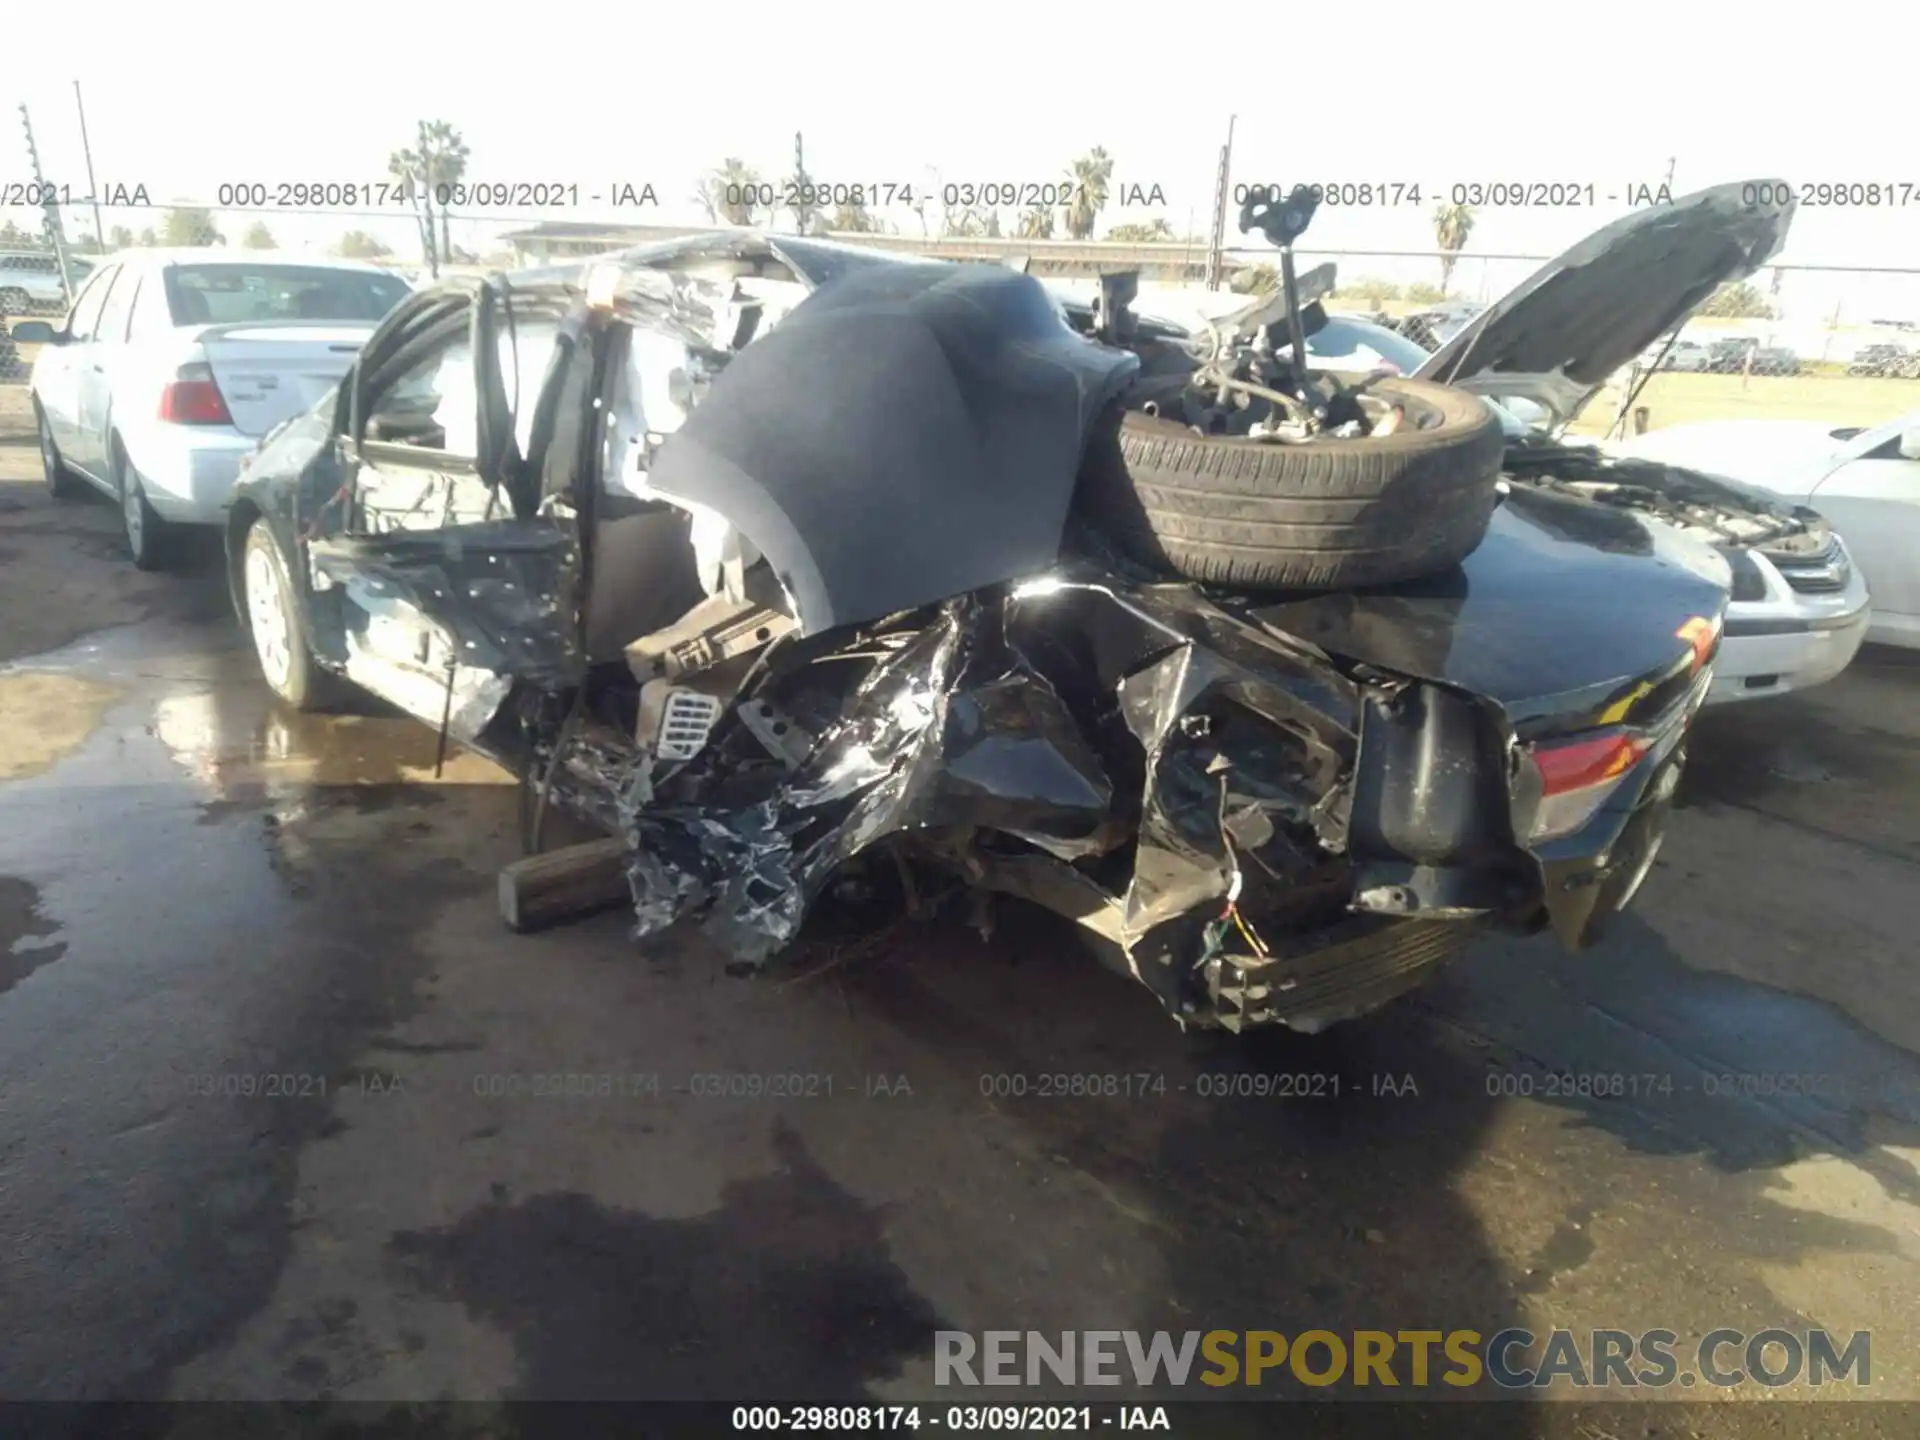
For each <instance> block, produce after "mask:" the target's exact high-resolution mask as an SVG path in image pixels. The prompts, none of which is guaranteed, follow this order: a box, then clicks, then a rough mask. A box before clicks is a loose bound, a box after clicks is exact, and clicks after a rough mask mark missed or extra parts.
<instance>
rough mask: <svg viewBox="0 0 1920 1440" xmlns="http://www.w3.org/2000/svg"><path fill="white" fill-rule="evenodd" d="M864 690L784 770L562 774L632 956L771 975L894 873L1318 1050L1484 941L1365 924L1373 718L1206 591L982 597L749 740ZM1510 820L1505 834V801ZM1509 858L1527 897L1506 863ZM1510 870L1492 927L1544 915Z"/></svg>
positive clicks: (1046, 587)
mask: <svg viewBox="0 0 1920 1440" xmlns="http://www.w3.org/2000/svg"><path fill="white" fill-rule="evenodd" d="M853 662H860V663H864V664H865V665H866V666H867V668H866V670H865V673H864V675H863V676H862V677H861V678H860V679H859V680H858V681H857V682H856V683H854V684H853V685H852V687H851V690H850V691H849V692H847V693H845V694H844V695H843V697H842V699H841V700H840V702H839V703H838V705H837V708H835V709H834V711H833V714H832V718H831V720H830V722H829V723H827V724H826V725H823V726H821V727H819V728H818V729H812V730H807V731H806V732H805V734H806V738H805V743H804V745H803V746H802V747H800V748H799V749H797V750H794V749H789V750H788V751H787V752H786V754H785V756H784V758H783V757H782V756H779V755H775V754H774V753H772V748H771V747H768V746H759V747H758V748H757V751H756V747H755V745H754V743H752V738H751V736H750V735H749V734H748V733H747V732H748V730H749V727H748V726H746V725H745V724H744V723H743V724H741V725H739V726H737V727H735V728H734V729H733V730H732V731H731V732H730V738H729V732H728V731H727V727H726V725H725V724H724V723H723V725H722V726H720V727H717V728H716V730H715V732H714V735H713V737H712V740H711V742H710V743H709V745H708V746H707V748H706V750H705V751H704V752H703V753H702V754H701V756H700V757H699V758H698V759H696V760H695V761H694V762H692V763H689V764H687V765H685V766H684V767H682V768H680V769H678V770H677V771H675V772H674V773H672V774H671V775H669V776H667V777H666V778H664V779H661V778H659V777H657V776H654V775H651V774H649V773H647V768H646V766H645V765H644V764H639V765H636V764H634V763H631V762H630V761H626V760H622V759H621V758H620V757H618V756H610V755H608V754H606V753H604V752H600V753H596V754H594V755H593V756H592V757H590V758H585V757H582V756H581V755H578V754H576V755H574V756H572V757H570V758H569V760H568V764H567V765H566V766H564V767H561V768H563V769H566V770H569V771H571V772H572V773H573V774H574V775H575V776H576V777H578V778H582V779H584V780H586V782H587V788H588V789H590V790H596V789H597V791H598V792H599V797H600V804H601V805H602V807H605V805H606V802H607V801H608V800H611V802H612V805H611V808H612V809H613V811H614V812H615V813H616V814H617V818H618V820H619V822H620V824H621V826H622V827H623V828H624V830H625V833H626V837H627V839H628V841H629V843H630V844H631V846H632V850H633V858H632V864H631V871H630V876H631V880H632V885H633V891H634V897H635V909H636V914H637V917H638V922H639V925H638V929H639V933H641V934H642V935H647V934H653V933H657V932H659V931H662V930H664V929H666V928H667V927H668V926H671V925H673V924H675V923H676V922H678V921H680V920H682V919H685V918H697V919H698V920H699V921H700V923H701V924H702V925H703V927H704V929H705V930H706V932H707V933H708V934H709V935H710V936H711V937H712V938H713V939H715V940H716V941H717V942H718V943H719V944H720V945H721V947H722V948H724V949H725V950H727V951H728V952H729V953H731V954H732V955H733V956H734V957H735V958H737V959H741V960H746V961H750V962H756V963H757V962H764V961H766V960H768V959H770V958H771V957H773V956H774V955H775V954H776V953H777V952H779V951H780V950H781V949H782V948H784V947H785V946H787V945H788V944H790V943H791V942H792V941H793V940H794V939H795V938H796V936H797V935H798V933H799V931H800V928H801V926H802V924H803V923H804V921H805V919H806V916H807V914H808V911H809V908H810V906H811V905H812V903H813V901H814V899H815V898H816V897H817V896H818V895H819V893H820V892H821V890H822V889H823V887H824V886H825V885H826V883H827V882H828V879H829V877H831V876H832V875H834V874H835V872H836V871H838V870H839V869H840V867H841V866H842V865H843V864H845V863H846V862H847V861H849V860H851V859H853V858H854V857H855V856H857V855H860V854H861V853H862V852H865V851H869V850H871V849H873V848H875V847H878V846H883V845H884V846H885V847H886V848H887V849H889V850H891V851H893V852H894V854H895V855H896V856H897V857H898V858H899V859H901V860H903V861H905V862H907V863H908V864H909V865H910V866H912V867H914V868H919V867H920V866H923V865H926V866H931V867H934V868H936V869H937V870H939V871H943V872H945V873H948V874H951V875H954V876H957V877H959V878H960V879H961V880H962V881H963V882H964V883H965V884H966V885H967V886H969V887H970V888H973V889H976V890H986V891H996V892H1000V893H1005V894H1012V895H1016V896H1021V897H1024V898H1026V899H1029V900H1033V901H1036V902H1038V903H1040V904H1042V905H1043V906H1045V907H1047V908H1049V909H1052V910H1054V911H1056V912H1058V913H1061V914H1064V915H1066V916H1068V917H1069V918H1071V919H1073V920H1074V921H1076V922H1077V923H1078V924H1079V925H1080V927H1081V928H1082V930H1083V931H1084V932H1085V933H1086V934H1087V935H1088V936H1089V938H1090V939H1091V940H1093V942H1094V948H1095V949H1096V951H1098V952H1099V953H1101V954H1102V955H1103V956H1104V957H1106V958H1107V959H1108V960H1109V962H1110V963H1111V964H1113V965H1114V966H1115V967H1116V968H1118V969H1121V970H1123V971H1124V972H1125V973H1127V974H1129V975H1131V976H1133V977H1134V978H1135V979H1137V980H1139V981H1140V982H1141V983H1142V984H1144V985H1146V986H1147V988H1149V989H1150V990H1152V991H1153V992H1154V994H1155V995H1156V996H1157V997H1158V998H1159V999H1160V1001H1161V1002H1162V1004H1163V1005H1164V1006H1165V1007H1166V1009H1167V1010H1168V1011H1169V1013H1170V1014H1172V1015H1173V1016H1174V1017H1176V1018H1177V1019H1178V1020H1180V1021H1181V1022H1182V1023H1183V1024H1196V1025H1225V1026H1228V1027H1230V1028H1235V1029H1237V1028H1240V1027H1241V1026H1243V1025H1252V1024H1259V1023H1266V1022H1280V1023H1285V1024H1288V1025H1291V1026H1294V1027H1295V1028H1300V1029H1306V1030H1312V1029H1318V1028H1320V1027H1321V1026H1323V1025H1325V1024H1328V1023H1331V1022H1333V1021H1336V1020H1340V1019H1345V1018H1349V1017H1351V1016H1354V1015H1358V1014H1360V1013H1363V1012H1365V1011H1367V1010H1371V1009H1374V1008H1376V1007H1377V1006H1378V1005H1380V1004H1382V1003H1384V1002H1385V1001H1386V1000H1388V999H1391V998H1392V997H1393V996H1395V995H1397V994H1399V993H1400V992H1402V991H1404V990H1406V989H1408V988H1411V987H1412V986H1413V985H1415V984H1417V983H1419V981H1420V980H1422V979H1423V978H1424V977H1425V976H1426V975H1427V974H1429V973H1430V972H1431V971H1432V970H1433V969H1434V968H1435V967H1436V966H1438V965H1439V964H1441V963H1442V962H1443V961H1444V960H1445V959H1447V958H1448V957H1449V956H1450V955H1452V954H1453V953H1454V952H1455V951H1456V950H1457V949H1458V948H1459V947H1460V946H1461V945H1462V944H1463V943H1464V942H1465V941H1466V940H1467V939H1468V938H1469V937H1470V936H1471V934H1472V933H1473V930H1474V924H1473V922H1474V921H1476V920H1479V919H1482V918H1486V916H1487V913H1488V912H1487V910H1486V909H1482V908H1466V907H1464V905H1463V903H1461V902H1460V900H1459V896H1458V894H1455V895H1454V901H1455V903H1454V904H1453V905H1452V907H1451V908H1447V909H1444V910H1441V909H1439V908H1438V907H1436V908H1435V909H1434V910H1433V911H1432V912H1429V913H1419V912H1418V910H1417V907H1416V910H1415V912H1414V913H1365V912H1364V911H1361V910H1358V909H1357V908H1356V903H1355V878H1354V877H1355V873H1356V871H1355V868H1354V863H1353V859H1352V857H1350V856H1349V854H1348V853H1347V852H1348V849H1349V832H1350V828H1351V826H1352V823H1353V821H1352V807H1353V802H1354V796H1355V783H1356V778H1358V777H1363V776H1364V774H1365V773H1366V767H1364V766H1361V765H1358V764H1357V763H1356V762H1357V760H1358V757H1359V751H1360V717H1361V715H1362V712H1363V708H1364V704H1365V702H1366V700H1367V698H1368V697H1369V696H1370V695H1372V694H1373V693H1374V692H1373V690H1372V689H1371V688H1370V687H1369V686H1367V685H1363V684H1360V683H1357V682H1355V681H1353V680H1350V679H1348V678H1347V677H1346V676H1345V675H1343V674H1342V672H1341V670H1340V669H1339V668H1338V667H1336V666H1335V665H1334V664H1333V663H1332V662H1331V661H1330V660H1329V659H1328V658H1327V657H1326V656H1324V655H1322V654H1320V653H1318V652H1316V651H1315V650H1313V648H1312V647H1310V646H1305V645H1301V644H1298V643H1294V642H1289V641H1288V640H1287V639H1286V638H1285V637H1282V636H1277V635H1274V634H1271V633H1268V632H1266V631H1263V630H1261V629H1259V628H1258V627H1256V626H1252V625H1248V624H1247V623H1245V622H1244V621H1242V620H1240V619H1238V618H1236V617H1234V616H1231V615H1229V614H1227V613H1225V612H1223V611H1221V610H1220V609H1218V608H1216V607H1215V606H1213V605H1212V604H1210V603H1209V602H1208V601H1207V600H1206V599H1204V598H1203V597H1202V596H1201V595H1200V594H1199V593H1198V592H1197V591H1196V590H1195V589H1193V588H1192V587H1189V586H1184V585H1165V586H1144V587H1139V588H1133V589H1128V588H1123V587H1121V586H1119V585H1117V584H1115V583H1113V582H1108V581H1104V580H1098V579H1094V580H1084V579H1082V580H1076V579H1065V578H1061V579H1050V580H1046V581H1042V582H1036V583H1034V584H1030V585H1027V586H1024V587H1019V588H1016V589H1014V590H1012V591H1011V592H1006V593H1000V594H995V595H993V596H978V595H976V596H970V597H966V598H963V599H960V600H956V601H952V602H948V603H947V604H945V605H943V606H940V607H938V608H937V609H936V610H934V611H933V612H931V613H930V616H929V615H928V614H922V615H919V616H917V617H913V618H911V619H902V620H900V621H899V622H898V623H897V624H895V625H893V626H892V627H889V626H887V625H882V626H881V627H879V628H877V629H875V630H871V631H867V632H863V633H862V634H860V635H859V636H856V637H853V638H851V639H848V640H843V641H841V642H840V648H839V649H837V650H831V651H823V652H819V653H817V654H815V655H813V656H811V657H810V658H809V659H808V660H807V661H806V662H805V663H803V664H800V665H798V666H796V667H793V668H792V669H790V670H788V671H787V672H786V673H785V674H772V675H769V677H768V678H767V679H766V680H765V681H764V683H761V684H760V685H758V686H757V687H755V688H753V689H752V690H751V693H743V694H741V695H740V696H738V697H737V703H736V705H735V707H734V713H735V714H736V715H742V716H744V715H749V714H752V713H753V712H755V711H756V709H757V708H758V707H760V706H763V705H771V706H774V707H776V713H780V714H783V715H785V714H788V713H790V712H791V713H796V714H804V713H807V706H806V704H805V702H804V699H803V698H802V697H801V696H800V695H799V694H798V692H802V691H804V690H805V688H806V686H807V685H808V684H809V683H812V682H813V681H814V680H816V679H817V678H818V676H819V675H820V674H821V673H823V672H832V671H834V670H836V668H844V667H845V666H846V665H847V664H849V663H853ZM746 757H753V758H754V759H755V760H757V762H758V764H759V765H760V767H761V773H760V774H759V775H758V776H757V777H756V775H755V773H754V769H753V764H751V763H748V760H747V758H746ZM1498 774H1499V772H1497V771H1496V779H1497V778H1498ZM1498 808H1499V810H1500V813H1501V816H1502V817H1503V818H1502V821H1501V823H1502V824H1504V823H1505V821H1504V816H1505V814H1506V808H1507V806H1506V800H1505V795H1504V790H1502V791H1501V798H1500V800H1499V806H1498ZM602 814H603V816H604V814H605V808H602ZM1380 828H1381V826H1380V823H1379V822H1378V821H1377V820H1375V819H1367V821H1366V824H1365V825H1364V826H1363V829H1364V830H1365V832H1366V833H1368V834H1375V833H1377V832H1379V831H1380ZM1476 837H1477V832H1476ZM1470 858H1471V857H1470ZM1505 858H1506V859H1507V860H1509V861H1514V862H1517V863H1518V864H1519V868H1521V869H1522V870H1524V868H1525V866H1524V857H1519V856H1517V855H1516V854H1515V853H1514V852H1513V851H1512V848H1511V844H1510V841H1509V846H1508V851H1507V854H1506V857H1505ZM1514 868H1515V866H1514V865H1512V864H1510V865H1508V867H1507V869H1506V870H1504V871H1502V872H1501V876H1500V881H1499V884H1498V885H1496V887H1495V890H1496V892H1497V893H1496V895H1495V898H1493V899H1486V900H1484V901H1483V902H1480V903H1484V905H1485V906H1487V907H1492V906H1494V905H1501V906H1506V905H1508V904H1509V902H1514V904H1515V905H1516V906H1517V908H1519V909H1522V910H1524V909H1527V908H1528V906H1529V904H1531V906H1532V908H1534V909H1537V908H1538V873H1537V870H1536V871H1533V872H1532V875H1531V878H1532V880H1533V882H1534V883H1533V888H1532V889H1531V890H1530V891H1529V890H1527V887H1526V884H1525V877H1522V879H1521V880H1520V881H1519V882H1516V881H1515V879H1514V876H1513V874H1512V873H1511V872H1512V871H1513V870H1514ZM1501 887H1505V888H1501Z"/></svg>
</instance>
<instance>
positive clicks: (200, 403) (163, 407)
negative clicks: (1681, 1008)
mask: <svg viewBox="0 0 1920 1440" xmlns="http://www.w3.org/2000/svg"><path fill="white" fill-rule="evenodd" d="M160 418H161V419H162V420H170V421H172V422H173V423H174V424H176V425H231V424H232V423H233V416H232V415H231V414H229V413H228V411H227V397H226V396H224V395H222V394H221V393H220V387H219V385H217V384H215V383H214V378H213V367H212V366H210V365H207V364H205V363H204V362H201V361H194V362H192V363H190V364H187V365H182V366H181V367H180V368H179V369H178V370H176V371H175V372H174V378H173V380H172V382H171V383H170V384H169V385H168V386H167V388H166V389H164V390H162V391H161V392H160Z"/></svg>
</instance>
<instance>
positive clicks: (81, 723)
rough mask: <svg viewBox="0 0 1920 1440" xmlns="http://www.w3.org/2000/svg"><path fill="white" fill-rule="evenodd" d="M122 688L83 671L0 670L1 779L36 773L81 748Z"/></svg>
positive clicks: (117, 697) (119, 694)
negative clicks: (57, 672)
mask: <svg viewBox="0 0 1920 1440" xmlns="http://www.w3.org/2000/svg"><path fill="white" fill-rule="evenodd" d="M123 693H124V692H123V691H122V690H121V689H120V687H118V686H116V685H109V684H105V683H103V682H101V681H98V680H89V679H84V678H82V677H80V676H78V675H63V674H49V673H46V672H42V671H34V670H23V671H15V672H13V673H11V674H0V781H6V780H15V779H18V778H19V777H21V776H23V775H37V774H39V773H40V772H41V771H43V770H46V769H48V768H50V767H51V766H53V765H55V764H57V763H58V762H60V761H61V760H64V759H65V758H66V757H67V756H69V755H71V754H72V753H73V752H74V751H76V750H78V749H79V748H80V747H81V746H82V745H84V744H86V742H87V737H88V736H90V735H92V734H93V732H94V731H95V730H96V729H98V728H99V726H100V721H101V719H102V717H104V716H105V715H106V713H107V710H108V708H109V707H110V706H112V705H113V703H114V702H115V701H117V700H118V699H119V698H120V696H121V695H122V694H123Z"/></svg>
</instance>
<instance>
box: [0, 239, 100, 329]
mask: <svg viewBox="0 0 1920 1440" xmlns="http://www.w3.org/2000/svg"><path fill="white" fill-rule="evenodd" d="M67 268H68V270H69V271H70V272H71V273H72V275H73V283H74V284H76V285H78V284H79V283H80V282H81V281H82V280H84V279H86V277H87V275H88V273H89V271H90V268H91V267H90V266H89V265H88V264H87V262H86V261H84V260H79V259H76V258H74V257H72V256H69V257H68V258H67ZM66 308H67V291H66V287H65V286H63V285H62V284H61V283H60V262H59V261H58V260H56V259H54V257H53V255H52V254H51V253H49V252H48V251H45V250H9V251H4V252H0V315H33V314H37V313H45V312H52V313H55V314H57V313H59V312H60V311H62V310H65V309H66Z"/></svg>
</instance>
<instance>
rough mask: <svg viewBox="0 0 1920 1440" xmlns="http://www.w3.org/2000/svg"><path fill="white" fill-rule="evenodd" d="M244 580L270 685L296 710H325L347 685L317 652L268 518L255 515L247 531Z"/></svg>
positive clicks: (251, 629)
mask: <svg viewBox="0 0 1920 1440" xmlns="http://www.w3.org/2000/svg"><path fill="white" fill-rule="evenodd" d="M240 583H241V590H242V593H243V594H244V596H245V599H246V621H247V631H248V633H249V634H250V635H251V636H252V638H253V653H254V655H255V657H256V658H258V660H259V661H260V673H261V674H262V675H263V676H265V677H266V682H267V685H268V686H269V688H271V689H272V691H273V693H274V694H276V695H278V696H279V697H280V698H281V699H282V700H284V701H286V703H287V704H289V705H291V706H292V707H293V708H294V709H295V710H324V709H326V708H328V707H329V706H330V705H332V704H334V703H335V702H336V701H337V700H338V699H339V698H340V694H341V689H342V687H341V685H340V682H339V681H338V680H336V679H335V677H334V676H333V675H331V674H329V673H328V672H327V671H325V670H323V669H321V668H320V666H319V664H318V663H317V662H316V661H315V660H314V658H313V650H312V648H311V647H310V646H309V645H308V644H307V628H306V625H305V623H304V622H303V621H302V619H301V617H300V608H299V606H298V605H297V604H296V603H295V600H294V593H293V577H292V574H291V572H290V571H289V570H288V568H287V560H286V556H285V555H283V554H282V553H281V551H280V542H279V541H277V540H275V539H274V538H273V531H272V530H270V529H269V528H268V527H267V522H266V521H265V520H255V521H254V522H253V528H252V529H251V530H249V531H248V532H247V543H246V546H245V548H244V549H243V550H242V552H241V560H240Z"/></svg>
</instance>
